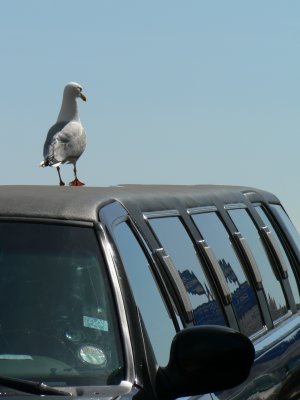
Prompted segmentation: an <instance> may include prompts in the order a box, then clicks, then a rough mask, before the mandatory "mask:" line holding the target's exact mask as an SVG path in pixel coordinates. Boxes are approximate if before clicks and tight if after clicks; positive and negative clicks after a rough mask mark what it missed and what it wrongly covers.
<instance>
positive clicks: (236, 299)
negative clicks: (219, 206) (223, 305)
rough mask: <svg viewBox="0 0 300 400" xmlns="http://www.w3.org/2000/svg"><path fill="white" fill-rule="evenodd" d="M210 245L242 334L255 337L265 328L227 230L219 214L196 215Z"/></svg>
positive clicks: (198, 225)
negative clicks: (225, 282) (230, 297)
mask: <svg viewBox="0 0 300 400" xmlns="http://www.w3.org/2000/svg"><path fill="white" fill-rule="evenodd" d="M192 218H193V220H194V221H195V223H196V225H197V227H198V229H199V231H200V232H201V235H202V236H203V238H204V239H205V241H206V243H207V244H208V245H209V246H210V247H211V248H212V249H213V251H214V254H215V255H216V257H217V259H218V261H219V264H220V266H221V269H222V271H223V273H224V276H225V279H226V281H227V284H228V286H229V289H230V291H231V295H232V305H233V307H234V311H235V314H236V317H237V320H238V323H239V327H240V330H241V332H243V333H244V334H246V335H251V334H253V333H255V332H257V331H258V330H260V329H261V328H262V326H263V323H262V319H261V316H260V311H259V308H258V305H257V300H256V295H255V292H254V290H253V289H252V287H251V286H250V284H249V281H248V279H247V276H246V274H245V272H244V270H243V267H242V265H241V264H240V261H239V259H238V257H237V255H236V253H235V250H234V248H233V246H232V243H231V241H230V238H229V235H228V232H227V230H226V229H225V227H224V225H223V223H222V222H221V220H220V218H219V217H218V215H217V214H216V213H215V212H210V213H201V214H196V215H193V216H192Z"/></svg>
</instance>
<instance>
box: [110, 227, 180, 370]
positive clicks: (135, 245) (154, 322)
mask: <svg viewBox="0 0 300 400" xmlns="http://www.w3.org/2000/svg"><path fill="white" fill-rule="evenodd" d="M114 236H115V243H116V245H117V247H118V250H119V253H120V256H121V259H122V261H123V264H124V267H125V270H126V273H127V276H128V279H129V283H130V286H131V289H132V292H133V295H134V297H135V301H136V303H137V305H138V307H139V309H140V312H141V315H142V317H143V321H144V323H145V326H146V329H147V332H148V335H149V337H150V341H151V343H152V346H153V350H154V353H155V356H156V359H157V361H158V363H159V364H160V365H161V366H165V365H166V364H167V363H168V361H169V355H170V348H171V342H172V339H173V337H174V335H175V333H176V332H175V327H174V324H173V321H172V319H171V317H170V315H169V313H168V311H167V309H166V306H165V303H164V300H163V298H162V296H161V293H160V290H159V288H158V286H157V283H156V281H155V279H154V276H153V273H152V271H151V267H150V265H149V260H148V258H147V257H146V255H145V253H144V251H143V249H142V247H141V245H140V243H139V242H138V240H137V238H136V237H135V235H134V233H133V232H132V230H131V228H130V227H129V225H128V224H127V223H126V222H123V223H120V224H119V225H117V226H116V227H115V228H114Z"/></svg>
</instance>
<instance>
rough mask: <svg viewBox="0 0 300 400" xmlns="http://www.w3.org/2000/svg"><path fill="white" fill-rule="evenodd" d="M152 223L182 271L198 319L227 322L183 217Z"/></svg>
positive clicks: (165, 247)
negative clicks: (182, 219) (182, 221)
mask: <svg viewBox="0 0 300 400" xmlns="http://www.w3.org/2000/svg"><path fill="white" fill-rule="evenodd" d="M149 223H150V225H151V227H152V228H153V230H154V232H155V233H156V235H157V237H158V239H159V241H160V242H161V244H162V246H163V247H164V249H165V251H166V253H167V254H169V255H170V256H171V257H172V260H173V262H174V264H175V266H176V268H177V270H178V272H179V275H180V277H181V279H182V281H183V284H184V286H185V288H186V290H187V292H188V294H189V298H190V301H191V303H192V306H193V312H194V320H195V323H196V324H218V325H225V319H224V317H223V314H222V312H221V309H220V306H219V304H218V302H217V300H216V296H215V294H214V291H213V288H212V287H211V286H210V284H209V282H208V280H207V278H206V276H205V274H204V272H203V267H202V265H201V264H200V262H199V259H198V257H197V254H196V251H195V248H194V246H193V243H192V242H191V239H190V237H189V235H188V234H187V232H186V230H185V228H184V226H183V225H182V223H181V221H180V219H179V218H177V217H164V218H153V219H150V220H149Z"/></svg>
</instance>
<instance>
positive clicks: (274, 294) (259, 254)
mask: <svg viewBox="0 0 300 400" xmlns="http://www.w3.org/2000/svg"><path fill="white" fill-rule="evenodd" d="M228 213H229V215H230V217H231V219H232V221H233V222H234V224H235V226H236V228H237V230H238V231H240V232H241V234H242V235H243V236H244V237H245V238H246V240H247V242H248V243H249V246H250V248H251V251H252V253H253V256H254V258H255V260H256V263H257V265H258V268H259V271H260V273H261V276H262V284H263V287H264V291H265V295H266V300H267V302H268V306H269V310H270V314H271V317H272V319H273V321H276V320H277V319H278V318H280V317H282V316H283V315H285V314H286V313H287V304H286V299H285V296H284V293H283V290H282V287H281V284H280V281H279V280H278V279H277V276H276V272H275V271H274V270H273V266H272V264H271V262H270V260H269V257H268V255H267V252H266V249H265V247H264V245H263V242H262V239H261V237H260V235H259V232H258V229H257V227H256V226H255V225H254V222H253V221H252V219H251V217H250V215H249V214H248V212H247V210H246V209H233V210H228Z"/></svg>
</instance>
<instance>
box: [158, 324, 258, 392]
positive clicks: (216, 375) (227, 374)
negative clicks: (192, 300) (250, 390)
mask: <svg viewBox="0 0 300 400" xmlns="http://www.w3.org/2000/svg"><path fill="white" fill-rule="evenodd" d="M254 356H255V351H254V347H253V345H252V342H251V341H250V340H249V339H248V338H247V337H246V336H244V335H242V334H241V333H239V332H236V331H234V330H233V329H230V328H227V327H221V326H214V325H209V326H197V327H192V328H187V329H184V330H182V331H180V332H178V333H177V334H176V336H175V337H174V339H173V342H172V345H171V352H170V360H169V363H168V365H167V366H166V367H164V368H159V369H158V374H157V392H158V395H159V398H164V399H175V398H177V397H183V396H195V395H200V394H205V393H210V392H216V391H220V390H225V389H229V388H231V387H234V386H236V385H238V384H240V383H242V382H243V381H244V380H245V379H246V378H247V377H248V375H249V372H250V369H251V366H252V364H253V361H254Z"/></svg>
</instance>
